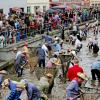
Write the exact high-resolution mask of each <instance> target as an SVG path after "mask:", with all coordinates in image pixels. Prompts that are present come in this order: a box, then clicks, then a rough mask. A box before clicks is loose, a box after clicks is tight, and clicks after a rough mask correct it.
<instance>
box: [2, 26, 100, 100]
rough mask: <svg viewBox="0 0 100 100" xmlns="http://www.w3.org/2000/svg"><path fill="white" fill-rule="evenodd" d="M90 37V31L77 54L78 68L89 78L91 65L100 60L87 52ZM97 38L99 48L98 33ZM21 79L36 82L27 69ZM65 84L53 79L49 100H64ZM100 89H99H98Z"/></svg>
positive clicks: (12, 75) (35, 78)
mask: <svg viewBox="0 0 100 100" xmlns="http://www.w3.org/2000/svg"><path fill="white" fill-rule="evenodd" d="M99 28H100V27H99ZM90 37H92V38H93V37H94V35H93V31H92V30H90V31H89V35H88V37H87V39H86V40H85V41H82V43H83V48H82V50H81V51H80V52H79V53H78V58H79V60H80V66H82V68H83V69H84V71H85V72H86V74H87V76H88V77H90V78H91V64H92V63H93V62H94V61H96V60H98V59H100V52H99V53H98V56H97V57H94V56H93V55H92V53H90V52H89V51H88V47H87V44H88V39H89V38H90ZM97 38H98V43H99V47H100V33H99V34H98V36H97ZM39 43H40V42H38V43H37V44H33V46H34V45H35V46H36V45H38V44H39ZM70 47H72V46H71V45H68V44H64V49H65V50H67V48H70ZM9 77H11V79H14V80H18V81H19V80H20V78H19V79H18V78H17V77H16V75H15V74H10V75H9ZM21 79H27V80H29V81H31V82H33V83H36V81H37V77H36V74H35V72H34V73H32V74H30V72H29V69H25V70H24V74H23V76H22V77H21ZM66 84H67V83H62V82H61V81H60V79H59V78H58V77H56V78H55V85H54V88H53V90H52V95H51V96H50V98H49V100H66ZM86 85H87V86H88V87H91V85H90V84H89V83H87V84H86ZM98 88H100V87H98ZM5 97H6V96H3V98H2V99H1V100H6V99H5ZM24 97H25V96H22V98H23V99H22V100H26V99H25V98H24ZM84 100H96V98H95V99H93V98H91V99H88V98H87V99H84Z"/></svg>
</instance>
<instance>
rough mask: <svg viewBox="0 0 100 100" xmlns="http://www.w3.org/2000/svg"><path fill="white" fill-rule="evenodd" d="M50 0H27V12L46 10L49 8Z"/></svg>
mask: <svg viewBox="0 0 100 100" xmlns="http://www.w3.org/2000/svg"><path fill="white" fill-rule="evenodd" d="M49 5H50V2H49V0H27V12H28V13H33V14H35V13H36V12H37V11H40V12H44V11H46V10H47V9H49Z"/></svg>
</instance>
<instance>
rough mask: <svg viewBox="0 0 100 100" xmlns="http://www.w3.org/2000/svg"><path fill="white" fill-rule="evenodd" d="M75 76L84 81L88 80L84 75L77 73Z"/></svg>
mask: <svg viewBox="0 0 100 100" xmlns="http://www.w3.org/2000/svg"><path fill="white" fill-rule="evenodd" d="M77 76H78V77H80V78H82V79H83V80H86V81H87V80H88V78H87V77H86V75H85V74H84V73H81V72H78V73H77Z"/></svg>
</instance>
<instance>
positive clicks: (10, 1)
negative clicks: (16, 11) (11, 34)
mask: <svg viewBox="0 0 100 100" xmlns="http://www.w3.org/2000/svg"><path fill="white" fill-rule="evenodd" d="M13 7H20V8H24V11H25V12H27V0H0V9H3V12H4V13H5V14H8V12H9V8H13Z"/></svg>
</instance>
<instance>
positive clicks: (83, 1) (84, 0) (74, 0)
mask: <svg viewBox="0 0 100 100" xmlns="http://www.w3.org/2000/svg"><path fill="white" fill-rule="evenodd" d="M59 2H61V3H63V4H67V5H71V4H76V5H79V6H87V7H88V6H89V5H90V0H59Z"/></svg>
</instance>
